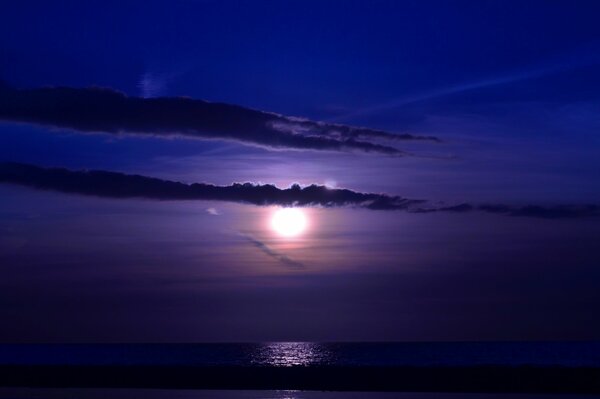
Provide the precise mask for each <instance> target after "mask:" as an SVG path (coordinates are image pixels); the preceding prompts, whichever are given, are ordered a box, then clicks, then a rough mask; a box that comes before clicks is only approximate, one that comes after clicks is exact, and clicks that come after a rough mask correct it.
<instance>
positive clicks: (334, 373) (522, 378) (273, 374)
mask: <svg viewBox="0 0 600 399" xmlns="http://www.w3.org/2000/svg"><path fill="white" fill-rule="evenodd" d="M0 386H2V387H30V388H42V387H44V388H163V389H231V390H238V389H244V390H259V389H260V390H274V389H286V390H315V391H373V392H375V391H380V392H384V391H397V392H465V393H467V392H488V393H600V368H590V367H533V366H521V367H498V366H479V367H335V366H323V367H317V366H296V367H223V366H216V367H197V366H56V365H54V366H45V365H32V366H24V365H15V366H10V365H3V366H0Z"/></svg>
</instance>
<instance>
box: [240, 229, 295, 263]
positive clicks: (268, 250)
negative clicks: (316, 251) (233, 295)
mask: <svg viewBox="0 0 600 399" xmlns="http://www.w3.org/2000/svg"><path fill="white" fill-rule="evenodd" d="M240 236H242V237H244V238H245V239H246V240H248V242H250V243H251V244H252V245H254V246H255V247H256V248H258V249H260V250H261V251H262V252H263V253H265V254H267V255H268V256H270V257H271V258H273V259H275V260H276V261H278V262H280V263H281V264H283V265H285V266H288V267H291V268H294V269H304V268H305V266H304V264H303V263H300V262H298V261H295V260H293V259H291V258H290V257H288V256H287V255H284V254H282V253H280V252H279V251H276V250H274V249H273V248H271V247H269V246H268V245H267V244H265V243H264V242H262V241H260V240H259V239H257V238H256V237H254V236H252V235H250V234H246V233H240Z"/></svg>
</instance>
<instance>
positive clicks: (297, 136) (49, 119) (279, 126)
mask: <svg viewBox="0 0 600 399" xmlns="http://www.w3.org/2000/svg"><path fill="white" fill-rule="evenodd" d="M0 119H2V120H7V121H15V122H25V123H33V124H40V125H46V126H53V127H58V128H65V129H72V130H75V131H79V132H104V133H110V134H145V135H155V136H183V137H190V138H200V139H213V140H233V141H237V142H241V143H245V144H250V145H257V146H262V147H267V148H274V149H296V150H326V151H361V152H373V153H380V154H387V155H395V156H399V155H406V153H405V152H404V151H402V150H400V149H398V148H395V147H392V146H390V145H387V144H381V143H378V142H377V140H387V141H401V140H428V141H434V142H435V141H439V140H438V139H437V138H436V137H432V136H416V135H411V134H394V133H390V132H385V131H381V130H374V129H368V128H358V127H352V126H346V125H339V124H330V123H324V122H315V121H311V120H307V119H302V118H296V117H287V116H283V115H279V114H274V113H269V112H263V111H257V110H253V109H249V108H244V107H241V106H237V105H230V104H223V103H211V102H207V101H203V100H196V99H190V98H184V97H161V98H141V97H129V96H127V95H125V94H123V93H120V92H117V91H114V90H111V89H100V88H83V89H80V88H68V87H53V88H41V89H30V90H17V89H13V88H11V87H8V86H6V85H0Z"/></svg>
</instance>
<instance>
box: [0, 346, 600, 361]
mask: <svg viewBox="0 0 600 399" xmlns="http://www.w3.org/2000/svg"><path fill="white" fill-rule="evenodd" d="M19 364H22V365H32V364H39V365H180V366H190V365H193V366H247V367H253V366H254V367H256V366H281V367H289V366H481V365H501V366H522V365H535V366H562V367H581V366H588V367H590V366H600V342H479V343H475V342H452V343H444V342H439V343H313V342H273V343H240V344H71V345H62V344H61V345H54V344H17V345H12V344H1V345H0V365H19Z"/></svg>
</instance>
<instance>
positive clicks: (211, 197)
mask: <svg viewBox="0 0 600 399" xmlns="http://www.w3.org/2000/svg"><path fill="white" fill-rule="evenodd" d="M0 183H10V184H17V185H21V186H26V187H31V188H35V189H40V190H53V191H59V192H64V193H72V194H81V195H92V196H98V197H107V198H146V199H155V200H207V201H229V202H238V203H246V204H253V205H280V206H323V207H340V206H354V207H360V208H366V209H371V210H404V211H408V212H413V213H432V212H453V213H466V212H473V211H480V212H487V213H493V214H503V215H510V216H527V217H537V218H549V219H559V218H589V217H598V216H600V206H599V205H595V204H588V205H558V206H550V207H548V206H540V205H527V206H520V207H517V206H510V205H503V204H494V205H489V204H487V205H474V204H468V203H464V204H460V205H455V206H427V204H426V201H423V200H415V199H407V198H403V197H399V196H393V195H387V194H376V193H363V192H358V191H353V190H348V189H330V188H327V187H326V186H320V185H315V184H313V185H310V186H306V187H301V186H299V185H297V184H296V185H292V186H291V187H289V188H284V189H282V188H278V187H276V186H274V185H270V184H264V185H257V184H253V183H234V184H232V185H229V186H216V185H212V184H205V183H194V184H185V183H180V182H174V181H169V180H161V179H156V178H151V177H145V176H139V175H127V174H123V173H117V172H107V171H71V170H67V169H62V168H42V167H39V166H34V165H28V164H21V163H12V162H6V163H0Z"/></svg>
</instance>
